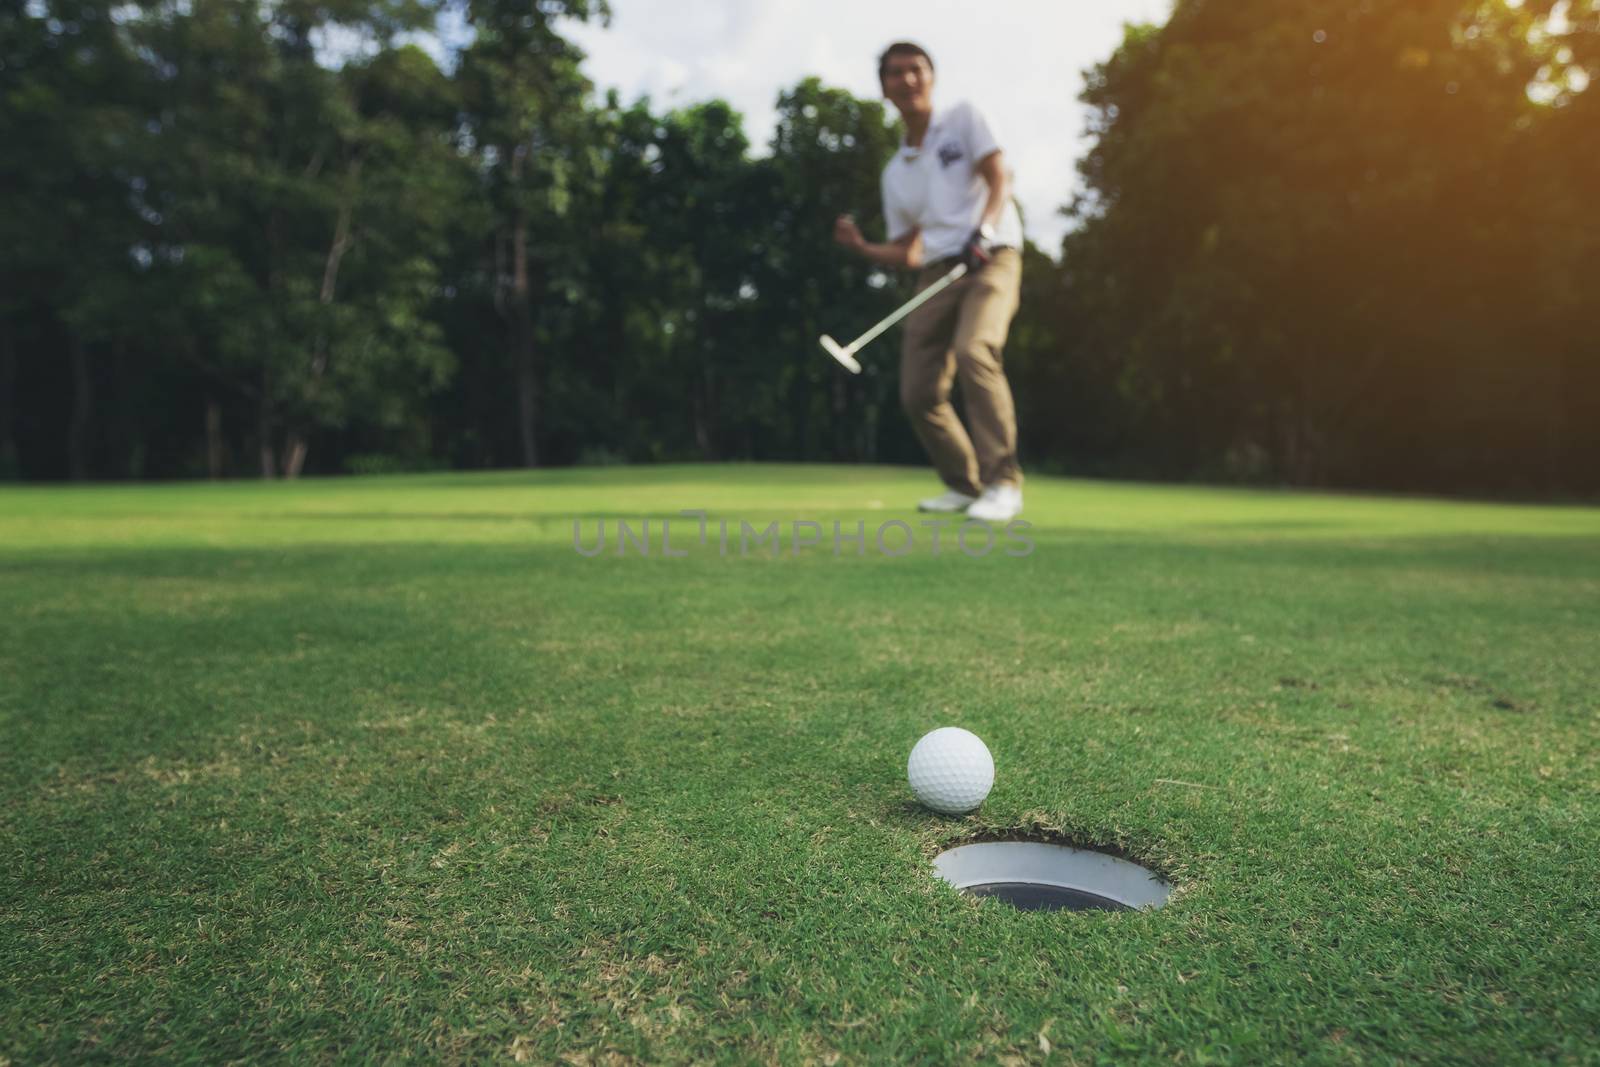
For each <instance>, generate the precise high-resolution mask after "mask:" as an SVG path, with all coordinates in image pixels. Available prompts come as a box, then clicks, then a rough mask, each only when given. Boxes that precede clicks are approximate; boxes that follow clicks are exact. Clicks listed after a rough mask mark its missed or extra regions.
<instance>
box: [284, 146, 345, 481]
mask: <svg viewBox="0 0 1600 1067" xmlns="http://www.w3.org/2000/svg"><path fill="white" fill-rule="evenodd" d="M361 163H362V157H361V156H359V155H358V156H356V157H355V158H354V159H352V160H351V161H350V165H349V166H348V167H347V168H346V169H345V183H344V195H343V196H341V197H340V199H339V213H338V215H337V217H336V218H335V220H334V224H333V241H332V243H331V244H329V245H328V254H327V255H326V256H324V257H323V261H322V288H321V290H319V291H318V293H317V302H318V303H320V304H321V305H322V306H323V307H329V306H331V305H332V304H333V298H334V295H335V294H336V293H337V292H338V285H339V264H340V263H342V262H343V261H344V254H345V253H346V252H348V251H349V250H350V248H351V246H352V245H354V244H355V237H354V236H353V235H352V234H351V218H352V216H353V215H354V213H355V190H356V186H357V184H358V183H359V182H360V180H361ZM313 345H314V348H313V350H312V353H311V378H310V380H308V381H307V382H306V389H305V393H306V400H307V401H308V402H311V401H313V400H314V399H315V398H316V395H317V392H318V391H319V390H320V389H321V387H322V379H323V376H324V375H325V374H327V372H328V349H329V347H330V346H331V342H330V341H329V338H328V335H327V333H325V332H320V331H319V332H318V334H317V337H316V340H315V341H314V342H313ZM310 450H311V441H310V438H309V436H308V435H307V434H306V433H305V431H304V430H302V429H300V428H298V427H296V428H294V429H291V430H290V431H289V434H288V437H287V439H286V440H285V441H284V446H283V476H284V477H285V478H298V477H300V474H301V472H302V471H304V470H305V466H306V453H307V452H309V451H310Z"/></svg>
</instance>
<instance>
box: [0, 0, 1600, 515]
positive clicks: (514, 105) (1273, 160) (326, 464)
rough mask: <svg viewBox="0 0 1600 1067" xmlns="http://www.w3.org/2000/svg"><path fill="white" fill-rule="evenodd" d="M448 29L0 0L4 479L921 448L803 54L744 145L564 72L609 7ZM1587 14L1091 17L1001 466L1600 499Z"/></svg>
mask: <svg viewBox="0 0 1600 1067" xmlns="http://www.w3.org/2000/svg"><path fill="white" fill-rule="evenodd" d="M439 10H440V9H439V8H438V6H436V5H435V4H433V3H431V2H425V0H383V2H365V0H335V2H331V3H325V2H312V0H287V2H273V3H267V2H266V0H249V2H244V3H239V2H235V0H191V2H186V3H183V4H134V5H112V4H108V3H105V2H103V0H34V2H32V3H27V4H23V3H18V2H15V0H13V2H11V3H9V4H7V5H5V6H3V7H0V196H3V197H4V198H5V202H6V204H7V206H8V208H10V209H11V210H7V211H6V212H4V213H0V312H3V314H0V471H11V472H14V473H20V474H21V475H23V476H25V477H31V478H41V477H62V476H69V475H70V476H75V477H89V476H95V477H129V476H192V475H195V474H199V473H205V472H208V471H209V472H211V473H214V474H245V473H250V472H252V471H255V472H262V473H269V474H270V473H278V472H287V473H290V474H294V473H297V472H299V471H300V470H301V469H302V467H303V468H304V469H306V470H311V471H328V472H336V471H339V470H342V469H345V467H346V464H345V463H344V462H343V460H344V457H345V456H355V455H366V454H393V455H421V454H428V455H432V456H435V457H437V458H438V459H440V460H443V461H446V462H448V463H450V464H453V465H458V466H504V465H523V466H531V465H550V464H566V463H573V462H577V461H579V460H580V459H581V458H582V457H583V456H585V455H597V454H600V453H601V452H604V453H606V454H609V455H612V456H617V457H626V458H629V459H633V460H663V459H688V458H698V459H745V458H783V459H802V458H829V459H834V460H882V461H893V462H910V463H918V462H921V461H922V456H921V453H920V450H919V449H918V447H917V445H916V443H915V440H914V438H913V437H912V435H911V433H910V432H909V429H908V428H907V427H906V425H905V422H904V420H903V418H901V417H900V414H899V411H898V404H897V399H896V390H895V388H894V383H893V377H894V373H895V365H896V360H895V356H894V335H893V334H891V335H890V337H889V338H887V339H886V340H885V341H884V342H881V343H880V345H879V346H878V347H876V348H875V349H873V350H872V351H871V352H869V353H868V358H867V360H866V361H865V364H866V372H865V373H864V374H863V375H862V376H860V377H859V378H852V377H849V376H846V375H843V374H841V373H840V372H839V370H838V369H837V368H836V367H835V366H834V365H833V364H832V363H831V362H829V361H828V360H826V359H825V358H823V357H822V356H821V355H820V353H819V352H818V350H817V348H816V338H817V337H818V336H819V335H820V334H822V333H825V332H826V333H835V334H846V335H848V334H850V333H851V332H852V331H854V330H856V329H859V328H863V327H865V326H866V325H868V324H869V323H871V322H873V321H875V320H876V319H877V318H879V317H880V316H881V315H882V314H883V313H885V312H886V311H888V310H889V309H890V308H892V307H893V306H894V305H895V304H896V303H897V302H898V301H899V300H900V299H902V298H903V297H904V296H906V295H907V291H908V290H907V286H908V284H909V282H908V280H907V279H905V278H894V277H889V276H887V275H885V274H882V273H880V272H876V271H874V270H872V269H870V268H868V267H866V266H864V265H863V264H862V263H861V262H859V261H857V260H855V259H853V258H851V257H849V256H846V255H844V254H842V253H841V252H840V251H839V250H838V249H837V248H836V247H835V246H834V245H833V243H832V241H831V239H830V236H829V231H830V228H831V224H832V220H833V218H834V216H836V215H837V214H839V213H841V212H850V213H853V214H854V215H856V216H857V218H858V220H859V221H860V222H861V224H862V225H863V227H864V228H865V229H866V230H867V231H868V232H869V233H882V226H883V223H882V220H881V218H880V217H879V212H880V208H879V192H878V176H879V173H880V170H881V168H882V166H883V165H884V163H885V161H886V160H887V158H888V157H889V155H890V153H892V151H893V150H894V147H895V144H896V131H895V129H894V128H893V126H892V125H891V124H890V123H889V122H888V121H887V116H886V114H885V111H884V106H883V105H882V104H881V103H879V102H877V101H868V100H860V99H856V98H854V97H853V96H852V95H851V94H849V93H847V92H843V91H840V90H837V89H832V88H829V87H828V86H825V85H823V84H822V83H821V82H819V81H817V80H816V79H806V80H803V81H802V82H800V83H799V84H797V85H795V86H793V87H791V88H789V89H787V90H785V91H783V92H782V93H781V94H780V95H779V98H778V100H777V104H778V113H779V121H778V125H777V129H776V132H775V134H774V137H773V140H772V143H771V144H770V145H767V146H762V147H763V148H764V149H765V151H763V152H755V151H753V149H752V146H751V145H750V144H749V143H748V138H747V135H746V132H745V130H744V129H743V122H742V119H741V116H739V115H738V114H737V113H735V112H734V111H732V109H731V108H729V107H728V105H727V104H726V103H725V102H722V101H717V100H711V101H704V102H699V103H692V104H685V105H683V106H675V107H672V108H668V109H665V110H662V109H660V108H658V107H656V106H655V105H653V104H652V102H651V101H649V100H641V101H636V102H633V103H631V104H623V103H622V102H620V101H618V100H616V99H608V100H596V99H595V98H594V96H593V92H592V87H591V85H590V84H589V82H588V80H587V78H586V77H585V75H584V71H583V56H582V53H581V52H580V51H579V50H578V49H577V48H576V47H575V46H574V45H573V44H572V42H570V41H569V40H567V39H566V38H565V37H564V36H563V27H564V26H565V25H567V24H570V22H571V21H573V20H580V21H582V20H598V21H601V22H604V21H605V20H606V19H607V18H608V17H609V10H608V9H607V8H606V6H605V5H604V4H602V3H589V2H583V0H570V2H549V3H539V4H533V5H530V4H527V3H521V2H512V0H476V2H471V3H466V4H464V5H457V7H456V8H455V11H456V12H458V13H459V14H460V15H461V16H462V17H464V18H465V19H466V23H467V26H468V29H469V30H470V35H469V38H468V40H467V41H466V42H465V43H464V45H463V46H462V47H461V48H460V50H459V52H458V53H457V54H456V55H455V56H453V57H451V58H452V60H453V61H452V62H450V63H446V64H444V66H443V68H442V69H441V66H440V65H438V64H436V63H435V62H434V60H433V59H432V58H430V57H429V55H428V54H426V53H425V52H423V51H422V50H421V49H419V48H418V47H416V46H415V45H411V44H406V43H404V42H405V41H407V40H408V39H410V35H412V34H415V33H418V32H426V31H428V30H429V29H430V28H432V27H433V20H434V18H435V17H436V16H437V14H438V11H439ZM1553 16H1560V17H1559V18H1553ZM334 42H339V43H341V47H342V50H341V51H338V52H333V51H330V50H329V45H330V44H331V43H334ZM1597 42H1600V9H1597V8H1596V7H1595V6H1594V3H1593V0H1588V3H1587V4H1585V3H1577V4H1565V5H1556V4H1553V3H1552V2H1550V0H1539V2H1536V3H1525V4H1521V5H1511V4H1508V3H1504V2H1502V0H1492V2H1489V3H1484V4H1478V3H1467V2H1466V0H1420V2H1406V3H1400V2H1397V0H1382V2H1374V3H1366V4H1360V5H1351V4H1341V3H1335V2H1334V0H1301V2H1297V3H1295V4H1284V3H1278V2H1272V0H1230V2H1228V3H1223V2H1220V0H1184V2H1181V3H1179V4H1177V6H1176V7H1175V9H1174V12H1173V15H1172V18H1171V20H1170V22H1169V23H1168V24H1167V25H1165V26H1161V27H1155V26H1134V27H1129V28H1128V30H1127V33H1126V37H1125V40H1124V41H1123V43H1122V45H1121V47H1120V48H1119V49H1118V50H1117V51H1116V52H1115V54H1114V55H1112V56H1110V57H1108V58H1107V60H1106V61H1105V62H1104V63H1103V64H1101V65H1100V66H1098V67H1097V68H1095V69H1094V70H1092V71H1090V72H1089V76H1088V86H1087V90H1086V93H1085V97H1084V98H1085V100H1086V101H1087V102H1088V103H1089V104H1090V105H1091V108H1092V114H1093V120H1092V124H1091V128H1090V131H1089V132H1090V133H1091V135H1092V137H1093V148H1092V150H1091V152H1090V153H1089V155H1088V156H1087V158H1086V159H1085V160H1084V162H1083V164H1082V178H1083V183H1082V184H1083V192H1082V195H1081V197H1080V198H1079V199H1078V201H1077V202H1076V203H1075V204H1074V205H1073V206H1072V209H1071V210H1072V214H1073V215H1074V217H1075V221H1076V227H1075V229H1074V230H1073V232H1072V233H1071V234H1070V236H1069V237H1068V239H1067V241H1066V244H1065V247H1064V248H1063V249H1062V252H1063V254H1062V256H1061V257H1060V259H1059V260H1056V259H1052V258H1050V257H1048V256H1045V255H1043V254H1041V253H1040V252H1039V250H1037V249H1032V248H1030V249H1027V250H1025V252H1026V267H1025V271H1024V282H1023V284H1024V291H1025V295H1024V301H1023V306H1022V310H1021V312H1020V313H1019V315H1018V317H1017V319H1016V322H1015V324H1014V326H1013V336H1012V342H1011V344H1010V346H1009V348H1008V352H1007V361H1008V370H1009V373H1010V375H1011V379H1012V382H1013V386H1014V391H1015V393H1016V395H1017V397H1018V404H1019V410H1020V412H1021V414H1022V418H1021V432H1022V451H1023V457H1024V463H1025V465H1026V466H1028V467H1030V468H1031V469H1035V470H1045V469H1053V470H1068V471H1078V472H1098V473H1119V472H1120V473H1135V474H1141V475H1159V476H1165V477H1203V478H1227V479H1245V480H1252V481H1263V480H1266V481H1273V480H1276V481H1291V482H1303V483H1311V484H1352V483H1362V484H1378V485H1387V486H1395V487H1428V488H1435V489H1451V490H1481V489H1489V490H1510V491H1516V492H1586V491H1592V490H1594V489H1596V488H1597V487H1600V481H1597V479H1600V359H1597V358H1596V355H1595V352H1596V349H1595V346H1594V344H1593V342H1592V340H1591V338H1590V334H1591V330H1590V326H1589V323H1588V318H1589V307H1588V305H1589V303H1590V293H1589V291H1590V289H1591V288H1592V286H1591V285H1589V284H1588V281H1589V279H1590V277H1591V276H1592V274H1593V267H1594V256H1595V249H1596V247H1600V225H1597V224H1596V223H1595V222H1594V212H1593V210H1592V208H1593V201H1594V194H1593V190H1594V189H1595V188H1600V148H1597V147H1596V146H1597V145H1600V136H1597V131H1600V95H1597V94H1596V92H1595V91H1590V90H1589V89H1587V85H1588V84H1589V81H1591V80H1593V79H1595V78H1600V47H1597ZM1066 135H1067V134H1066V133H1063V136H1066ZM1067 185H1068V183H1067V181H1066V180H1065V176H1063V177H1062V181H1061V187H1062V191H1063V195H1064V196H1065V195H1066V194H1067ZM21 397H27V398H28V400H27V402H21V401H20V400H19V399H18V398H21Z"/></svg>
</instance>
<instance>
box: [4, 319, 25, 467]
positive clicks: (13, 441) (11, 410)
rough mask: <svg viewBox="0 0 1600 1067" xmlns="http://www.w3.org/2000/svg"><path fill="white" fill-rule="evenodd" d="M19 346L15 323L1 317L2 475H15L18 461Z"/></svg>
mask: <svg viewBox="0 0 1600 1067" xmlns="http://www.w3.org/2000/svg"><path fill="white" fill-rule="evenodd" d="M16 395H17V348H16V337H15V335H14V334H13V333H12V327H11V323H10V321H9V320H7V319H0V478H15V477H18V476H19V475H20V474H21V473H22V472H21V469H20V468H21V464H20V463H18V462H17V405H16V400H15V399H14V398H15V397H16Z"/></svg>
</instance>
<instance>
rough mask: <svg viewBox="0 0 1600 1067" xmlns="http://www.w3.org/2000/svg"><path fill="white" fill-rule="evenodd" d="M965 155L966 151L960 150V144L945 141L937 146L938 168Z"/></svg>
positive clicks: (955, 161) (948, 164)
mask: <svg viewBox="0 0 1600 1067" xmlns="http://www.w3.org/2000/svg"><path fill="white" fill-rule="evenodd" d="M965 157H966V153H965V152H963V151H961V146H960V145H958V144H955V143H954V142H951V141H946V142H945V143H944V144H942V145H940V146H939V169H941V170H943V169H944V168H946V167H948V166H950V164H952V163H958V162H960V161H961V160H962V159H964V158H965Z"/></svg>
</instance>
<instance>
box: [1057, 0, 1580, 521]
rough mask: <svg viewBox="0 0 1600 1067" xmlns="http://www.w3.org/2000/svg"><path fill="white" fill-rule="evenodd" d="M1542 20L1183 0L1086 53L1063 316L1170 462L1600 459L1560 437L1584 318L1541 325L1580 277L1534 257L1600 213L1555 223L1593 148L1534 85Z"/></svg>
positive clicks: (1491, 477) (1336, 475)
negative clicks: (1545, 219) (1093, 135)
mask: <svg viewBox="0 0 1600 1067" xmlns="http://www.w3.org/2000/svg"><path fill="white" fill-rule="evenodd" d="M1528 31H1529V16H1528V13H1527V12H1523V11H1520V10H1518V9H1514V8H1507V7H1505V6H1502V5H1500V4H1484V5H1480V4H1475V3H1474V4H1470V5H1468V4H1463V3H1460V2H1457V0H1430V2H1428V3H1408V4H1367V5H1361V6H1359V7H1357V6H1352V5H1349V4H1343V3H1333V2H1331V0H1330V2H1307V3H1302V4H1298V5H1295V6H1293V7H1292V8H1288V9H1286V8H1284V6H1283V5H1281V4H1276V3H1269V2H1266V0H1263V2H1261V3H1248V2H1235V3H1228V4H1220V3H1209V2H1206V0H1189V2H1184V3H1180V4H1178V6H1177V8H1176V9H1175V12H1174V14H1173V17H1172V19H1171V21H1170V23H1169V24H1168V25H1167V26H1166V27H1164V28H1162V29H1160V30H1156V29H1153V28H1149V27H1144V28H1137V29H1134V30H1132V31H1130V33H1129V35H1128V39H1127V40H1126V42H1125V43H1124V45H1123V47H1122V48H1121V49H1120V50H1119V51H1118V53H1117V55H1116V56H1115V57H1113V58H1112V59H1111V60H1110V61H1108V62H1107V63H1106V64H1104V65H1102V66H1101V67H1099V68H1098V69H1097V70H1096V71H1094V72H1093V74H1092V75H1091V78H1090V82H1089V87H1088V89H1087V91H1086V93H1085V96H1084V99H1085V100H1086V101H1087V102H1089V103H1090V104H1091V105H1092V106H1093V107H1094V109H1095V110H1096V113H1097V116H1098V119H1097V124H1096V132H1097V134H1098V139H1097V143H1096V146H1095V148H1094V149H1093V151H1092V152H1091V153H1090V155H1089V157H1088V159H1087V160H1086V162H1085V164H1084V166H1083V175H1084V178H1085V180H1086V183H1087V184H1088V187H1089V192H1088V194H1087V195H1086V196H1085V197H1084V198H1082V199H1081V200H1080V202H1079V204H1078V205H1077V208H1076V213H1077V216H1078V218H1079V219H1080V220H1081V222H1082V227H1081V229H1080V230H1079V231H1077V232H1076V233H1074V234H1073V235H1072V237H1071V238H1070V239H1069V241H1068V247H1067V249H1066V255H1067V258H1068V260H1069V261H1070V262H1071V263H1072V269H1073V270H1074V271H1075V272H1079V273H1080V274H1081V277H1082V278H1083V279H1084V282H1085V289H1084V290H1083V291H1082V293H1081V295H1080V299H1081V301H1082V302H1083V304H1084V305H1085V307H1086V309H1087V313H1086V314H1084V313H1078V316H1079V317H1078V318H1075V319H1074V321H1075V322H1077V321H1082V320H1083V319H1087V320H1090V321H1092V322H1093V324H1094V325H1093V329H1094V331H1095V343H1096V344H1097V345H1099V346H1101V347H1103V348H1104V349H1106V350H1109V351H1113V352H1115V353H1116V354H1117V358H1118V360H1119V362H1120V366H1121V370H1120V374H1119V381H1120V385H1121V391H1122V397H1123V399H1124V400H1125V401H1126V402H1127V404H1128V405H1129V408H1130V412H1131V414H1132V416H1133V420H1134V421H1133V432H1134V435H1135V436H1136V437H1137V438H1139V439H1142V440H1143V441H1145V442H1147V447H1148V449H1149V450H1150V452H1151V454H1152V455H1153V458H1154V460H1155V462H1157V464H1158V465H1159V466H1161V467H1162V468H1164V469H1166V470H1169V471H1172V472H1174V473H1195V472H1200V473H1206V472H1209V471H1214V470H1216V469H1217V468H1218V467H1219V466H1221V465H1223V464H1224V463H1225V461H1227V459H1228V457H1231V456H1237V455H1240V454H1246V453H1257V454H1261V455H1265V456H1267V457H1269V459H1270V465H1271V468H1272V470H1273V471H1275V472H1276V473H1277V474H1278V476H1280V477H1283V478H1285V479H1288V480H1291V481H1296V482H1310V483H1319V482H1325V481H1331V482H1345V483H1348V482H1359V481H1366V482H1369V483H1380V484H1390V485H1400V486H1405V485H1431V486H1439V487H1455V488H1482V487H1486V486H1490V485H1501V486H1511V487H1519V488H1522V489H1527V490H1549V489H1556V488H1560V487H1563V486H1567V487H1574V488H1576V487H1583V488H1592V487H1593V484H1594V483H1593V471H1592V469H1586V465H1585V464H1584V463H1583V462H1582V460H1583V459H1584V457H1588V458H1589V459H1592V458H1593V457H1594V453H1593V452H1592V451H1591V450H1590V449H1591V448H1592V445H1593V443H1594V441H1595V440H1596V439H1595V438H1594V437H1593V436H1592V435H1590V444H1589V447H1582V448H1569V446H1568V445H1567V444H1564V443H1561V442H1560V441H1558V440H1557V439H1558V438H1559V437H1560V436H1561V434H1562V433H1563V432H1564V431H1568V430H1578V429H1579V428H1580V427H1582V425H1583V423H1584V419H1583V418H1582V417H1581V415H1580V414H1579V410H1578V407H1577V405H1578V404H1584V403H1587V401H1585V400H1580V399H1578V398H1579V397H1580V396H1581V395H1582V394H1581V392H1574V391H1572V390H1571V388H1570V382H1569V383H1567V384H1566V385H1563V384H1562V382H1561V379H1560V377H1559V376H1558V375H1556V374H1555V373H1554V371H1555V370H1556V369H1557V368H1556V365H1555V362H1556V359H1557V358H1559V357H1558V356H1557V353H1558V352H1559V351H1561V350H1562V349H1564V348H1565V347H1566V346H1567V345H1569V344H1570V343H1572V342H1575V341H1577V340H1578V338H1577V337H1576V335H1575V334H1571V333H1568V334H1567V335H1566V337H1565V338H1561V339H1560V340H1559V341H1558V343H1557V344H1556V345H1554V346H1552V345H1551V341H1552V340H1555V338H1552V337H1551V336H1550V335H1549V333H1548V330H1549V329H1550V328H1551V327H1553V326H1555V324H1554V323H1553V322H1552V320H1551V319H1550V317H1549V316H1548V315H1546V314H1544V311H1545V308H1546V306H1547V304H1548V299H1549V296H1550V294H1551V293H1552V292H1560V291H1562V290H1563V289H1564V288H1565V284H1564V278H1563V274H1562V272H1561V271H1560V270H1559V269H1557V270H1554V271H1552V270H1547V269H1541V266H1540V264H1541V261H1544V262H1546V263H1548V262H1549V260H1550V259H1551V257H1552V256H1554V257H1557V258H1563V259H1566V260H1567V262H1569V263H1570V262H1571V260H1570V259H1569V258H1567V257H1570V256H1571V255H1573V254H1574V253H1575V252H1576V250H1577V249H1579V248H1582V247H1592V244H1593V242H1594V240H1595V238H1596V235H1597V232H1600V231H1597V228H1596V227H1595V226H1593V225H1592V224H1583V223H1581V222H1579V223H1578V224H1577V225H1573V226H1569V228H1568V229H1567V230H1566V232H1564V233H1563V232H1558V231H1557V229H1556V228H1554V227H1552V226H1550V225H1548V224H1544V223H1542V216H1543V215H1544V214H1545V211H1546V205H1548V204H1549V203H1550V202H1551V196H1550V194H1552V193H1553V190H1552V189H1550V188H1549V186H1551V185H1556V186H1562V187H1565V188H1575V187H1576V186H1574V185H1573V184H1571V183H1572V180H1573V179H1574V178H1578V177H1579V175H1578V174H1577V173H1575V172H1571V171H1566V170H1565V168H1566V166H1567V164H1568V157H1569V149H1568V148H1560V149H1556V150H1554V151H1552V149H1553V148H1554V145H1553V143H1552V142H1551V141H1550V140H1549V136H1550V134H1551V133H1552V132H1553V130H1554V128H1556V127H1557V126H1558V125H1559V124H1561V120H1562V118H1563V115H1562V114H1561V113H1560V109H1551V108H1549V107H1540V106H1537V105H1535V104H1534V103H1532V102H1531V101H1530V100H1529V98H1528V95H1527V87H1528V86H1529V84H1530V83H1531V82H1533V81H1534V80H1535V79H1536V77H1537V75H1538V69H1539V67H1540V64H1541V62H1542V61H1543V60H1544V58H1545V56H1544V53H1545V52H1546V51H1548V49H1546V48H1541V47H1539V46H1538V45H1535V46H1533V47H1529V46H1527V45H1526V44H1524V43H1519V42H1525V41H1526V40H1527V38H1528ZM1589 102H1590V101H1588V100H1585V101H1584V103H1585V104H1587V103H1589ZM1572 147H1573V148H1576V146H1575V145H1574V146H1572ZM1577 151H1583V150H1582V149H1577ZM1545 165H1548V167H1549V168H1551V169H1545ZM1567 221H1568V222H1569V223H1570V222H1576V221H1577V220H1574V219H1572V218H1571V217H1570V216H1569V218H1568V219H1567ZM1557 329H1558V330H1559V329H1560V328H1559V327H1557ZM1567 329H1571V326H1570V325H1569V326H1568V327H1567ZM1558 336H1559V334H1558Z"/></svg>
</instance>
